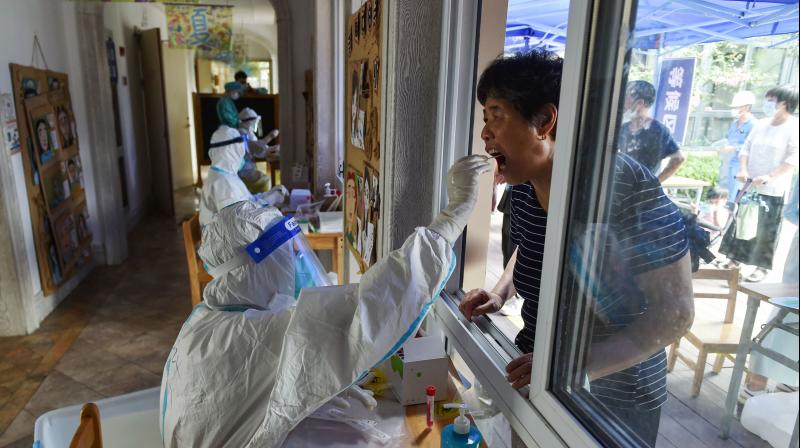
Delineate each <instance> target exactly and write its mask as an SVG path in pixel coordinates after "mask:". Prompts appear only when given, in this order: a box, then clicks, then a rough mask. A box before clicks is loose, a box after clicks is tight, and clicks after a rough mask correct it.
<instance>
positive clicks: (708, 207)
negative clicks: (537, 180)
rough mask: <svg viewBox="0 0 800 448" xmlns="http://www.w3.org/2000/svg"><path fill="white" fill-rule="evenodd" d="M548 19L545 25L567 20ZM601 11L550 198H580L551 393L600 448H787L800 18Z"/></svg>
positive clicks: (680, 9) (729, 8)
mask: <svg viewBox="0 0 800 448" xmlns="http://www.w3.org/2000/svg"><path fill="white" fill-rule="evenodd" d="M545 3H546V4H544V5H537V7H536V10H537V13H538V14H541V15H543V16H545V17H550V15H551V14H558V11H559V8H558V6H557V5H553V6H550V5H549V3H550V2H545ZM603 6H604V10H603V13H604V14H602V15H598V14H596V15H595V17H596V19H595V20H594V22H593V23H592V27H593V29H592V35H593V36H595V39H594V40H593V41H592V42H589V43H587V47H588V51H587V54H589V55H590V59H591V60H592V65H591V66H590V67H589V68H588V69H587V70H588V72H587V73H588V74H587V79H586V80H585V82H584V85H585V87H586V95H585V97H584V98H583V99H582V100H581V101H580V106H579V109H580V110H579V111H577V112H576V114H577V115H579V117H580V120H579V121H578V122H579V123H581V125H580V128H579V129H577V130H574V132H576V133H577V146H576V148H575V149H574V158H573V163H572V166H571V167H570V170H571V175H570V176H568V177H565V178H555V177H554V178H553V179H552V182H551V191H552V189H554V188H568V189H569V192H570V193H569V196H568V198H567V201H566V203H565V204H562V205H558V204H555V205H554V204H553V203H551V204H550V207H551V208H553V207H560V206H561V207H563V209H564V210H565V211H566V216H567V220H566V227H565V238H564V241H563V247H562V248H560V254H559V256H560V257H561V258H560V278H559V283H558V287H557V292H556V295H557V313H556V315H557V316H556V317H557V319H556V324H555V325H556V328H555V333H554V334H555V337H554V340H555V344H554V347H552V369H551V370H550V372H549V379H548V380H549V381H548V386H547V387H548V390H549V391H550V392H551V393H552V394H554V395H555V396H556V397H557V399H558V400H559V401H560V402H561V403H562V404H563V405H564V406H565V407H566V408H567V409H568V410H569V412H570V413H571V414H572V415H573V416H574V417H575V418H577V419H578V420H579V421H580V423H581V424H582V426H583V427H585V428H587V429H588V430H589V431H590V432H591V433H592V435H593V436H594V437H596V438H597V439H598V440H599V441H600V442H601V443H603V444H605V445H610V446H618V445H633V446H656V445H657V446H665V447H672V446H706V445H717V444H719V443H721V441H720V440H719V439H718V436H719V434H720V433H722V434H723V435H724V436H728V437H730V439H731V440H730V442H727V443H729V444H730V446H740V445H741V446H766V444H765V442H764V441H763V440H762V439H766V440H770V441H773V440H778V438H780V440H781V441H782V444H781V446H785V445H787V444H788V443H789V437H791V434H792V430H793V429H794V425H795V422H796V415H797V409H796V405H794V404H789V403H790V402H791V400H792V399H793V397H796V394H795V395H794V396H793V395H791V394H790V393H785V392H787V391H788V392H791V391H792V390H794V391H796V388H797V385H798V379H797V378H798V376H797V353H798V348H797V347H798V337H797V330H796V328H797V324H796V322H797V311H796V310H797V308H796V304H797V282H798V274H797V265H798V258H797V257H798V250H797V188H798V180H797V166H798V149H797V148H798V120H797V103H798V99H797V98H798V75H797V54H798V41H797V34H796V33H797V27H798V25H797V5H796V4H794V5H780V4H774V3H758V4H752V3H745V2H713V3H712V2H702V3H701V2H698V3H696V4H695V3H694V2H692V3H689V2H685V1H676V2H663V1H656V0H647V1H645V0H643V1H639V2H636V1H633V2H629V4H627V5H620V7H619V9H615V8H606V6H608V5H607V4H605V3H604V4H603ZM532 26H533V28H534V29H535V28H536V26H535V25H532ZM787 33H794V34H787ZM620 39H621V40H620ZM517 45H519V44H517ZM566 57H570V54H567V55H566ZM609 100H610V101H609ZM559 119H561V118H559ZM567 132H569V130H567ZM561 133H562V129H561V128H559V135H561ZM556 157H559V155H558V154H556ZM532 197H535V193H534V196H532ZM551 224H552V223H551ZM558 225H560V224H558ZM550 230H551V228H550V227H548V231H550ZM704 257H705V258H704ZM748 297H749V299H748ZM781 297H793V298H792V299H788V298H781ZM542 300H548V299H547V298H543V299H542ZM791 301H793V303H794V305H793V306H794V308H793V311H792V310H790V309H789V308H791V306H789V307H787V304H788V302H791ZM782 310H783V311H782ZM792 322H793V323H792ZM770 323H772V324H780V325H783V326H782V328H783V329H781V328H777V326H776V327H775V329H774V330H769V329H770V328H772V326H771V324H770ZM762 324H768V325H767V326H766V327H763V328H762ZM792 329H794V330H793V331H794V333H793V334H792ZM768 330H769V331H771V333H770V334H769V335H768V336H766V337H764V332H765V331H768ZM784 330H785V331H784ZM759 332H760V334H759ZM753 336H755V337H756V340H757V341H760V342H761V344H760V345H761V346H762V347H764V348H766V350H763V349H759V348H757V347H756V348H753V347H751V345H750V344H749V341H751V340H752V339H751V338H752V337H753ZM762 352H763V353H766V354H763V353H762ZM776 353H777V356H776V355H775V354H776ZM733 360H736V361H737V362H736V363H734V361H733ZM791 366H793V368H791ZM745 368H747V369H748V370H749V372H750V375H749V378H747V379H746V378H745V377H746V375H743V373H744V370H745ZM765 392H775V393H774V394H772V395H769V396H767V395H763V394H764V393H765ZM791 403H796V402H791ZM742 408H743V411H741V412H742V413H741V417H739V415H740V414H739V413H738V412H739V410H740V409H742ZM729 413H730V414H729ZM734 413H735V414H734ZM726 415H735V417H734V418H733V419H728V418H726ZM781 418H783V419H785V420H786V422H787V424H785V425H784V426H783V427H781V428H780V429H777V426H780V425H777V426H770V425H768V423H769V422H768V421H767V420H766V419H769V421H771V422H773V423H774V422H776V421H777V420H778V419H781ZM729 425H730V426H729ZM767 426H769V428H770V429H768V430H767V429H765V428H766V427H767ZM795 440H796V439H795ZM775 443H777V442H775Z"/></svg>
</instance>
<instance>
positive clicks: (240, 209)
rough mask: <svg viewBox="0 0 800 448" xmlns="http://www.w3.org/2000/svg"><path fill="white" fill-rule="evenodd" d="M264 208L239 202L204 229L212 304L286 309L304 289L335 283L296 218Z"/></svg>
mask: <svg viewBox="0 0 800 448" xmlns="http://www.w3.org/2000/svg"><path fill="white" fill-rule="evenodd" d="M262 207H263V206H261V205H258V204H255V203H253V202H250V201H246V202H240V203H238V204H234V205H233V206H230V207H227V208H225V209H223V210H222V211H220V212H219V213H218V215H217V219H215V220H214V221H213V222H212V223H211V224H210V225H208V226H206V227H205V228H204V229H203V244H202V245H201V246H200V249H199V250H198V253H199V255H200V258H201V259H202V260H203V262H204V263H205V266H206V269H207V270H208V272H209V274H211V276H212V277H214V280H213V281H212V282H211V283H209V284H208V285H207V286H206V288H205V290H204V299H205V302H206V305H208V307H209V308H211V309H214V310H227V309H230V308H231V307H234V308H236V309H241V308H242V307H244V308H248V309H249V308H253V309H257V310H277V309H283V308H285V307H286V306H291V305H293V304H294V302H295V299H296V297H298V296H299V295H300V290H302V289H303V288H308V287H319V286H329V285H330V281H329V280H328V276H327V273H326V272H325V270H324V268H323V267H322V264H321V263H320V262H319V260H318V259H317V256H316V254H314V252H313V250H312V249H311V247H310V245H309V244H308V242H307V240H306V238H305V235H303V233H302V232H301V231H300V228H299V226H298V225H297V223H296V222H295V221H294V219H291V218H285V217H284V216H283V215H282V214H281V213H280V212H279V211H278V210H277V209H276V208H274V207H270V206H267V207H263V208H262Z"/></svg>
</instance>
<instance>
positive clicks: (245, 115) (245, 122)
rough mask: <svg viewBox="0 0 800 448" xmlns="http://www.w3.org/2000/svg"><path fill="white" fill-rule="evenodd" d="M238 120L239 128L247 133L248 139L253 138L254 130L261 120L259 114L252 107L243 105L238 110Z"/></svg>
mask: <svg viewBox="0 0 800 448" xmlns="http://www.w3.org/2000/svg"><path fill="white" fill-rule="evenodd" d="M239 121H240V122H241V123H242V126H241V130H242V132H244V133H246V134H247V138H248V140H255V139H256V130H257V129H258V125H259V124H260V122H261V116H260V115H258V114H257V113H256V111H254V110H253V109H250V108H249V107H245V108H244V109H242V110H241V112H239Z"/></svg>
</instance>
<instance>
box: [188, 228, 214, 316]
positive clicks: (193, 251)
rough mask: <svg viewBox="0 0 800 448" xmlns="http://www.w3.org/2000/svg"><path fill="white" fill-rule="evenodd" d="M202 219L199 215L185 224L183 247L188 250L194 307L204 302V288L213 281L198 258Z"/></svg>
mask: <svg viewBox="0 0 800 448" xmlns="http://www.w3.org/2000/svg"><path fill="white" fill-rule="evenodd" d="M200 239H201V233H200V217H199V215H198V214H197V213H195V214H194V215H192V217H191V218H189V219H187V220H186V221H184V222H183V246H184V248H185V249H186V263H187V264H188V265H189V285H190V286H191V288H192V307H194V306H195V305H197V304H198V303H200V302H201V301H202V300H203V288H205V286H206V285H207V284H208V283H209V282H210V281H211V280H213V277H211V276H210V275H208V272H206V270H205V268H204V267H203V262H202V261H200V259H199V257H198V256H197V248H198V247H200Z"/></svg>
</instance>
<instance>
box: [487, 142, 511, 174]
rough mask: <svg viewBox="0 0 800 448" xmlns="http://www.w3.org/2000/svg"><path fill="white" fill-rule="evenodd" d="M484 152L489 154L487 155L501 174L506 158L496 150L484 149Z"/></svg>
mask: <svg viewBox="0 0 800 448" xmlns="http://www.w3.org/2000/svg"><path fill="white" fill-rule="evenodd" d="M486 152H488V153H489V155H490V156H491V157H492V158H494V160H495V162H496V163H497V168H498V169H499V170H500V172H501V173H502V172H503V170H504V169H505V167H506V156H505V155H503V154H502V153H501V152H500V151H498V150H496V149H494V148H487V149H486Z"/></svg>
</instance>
